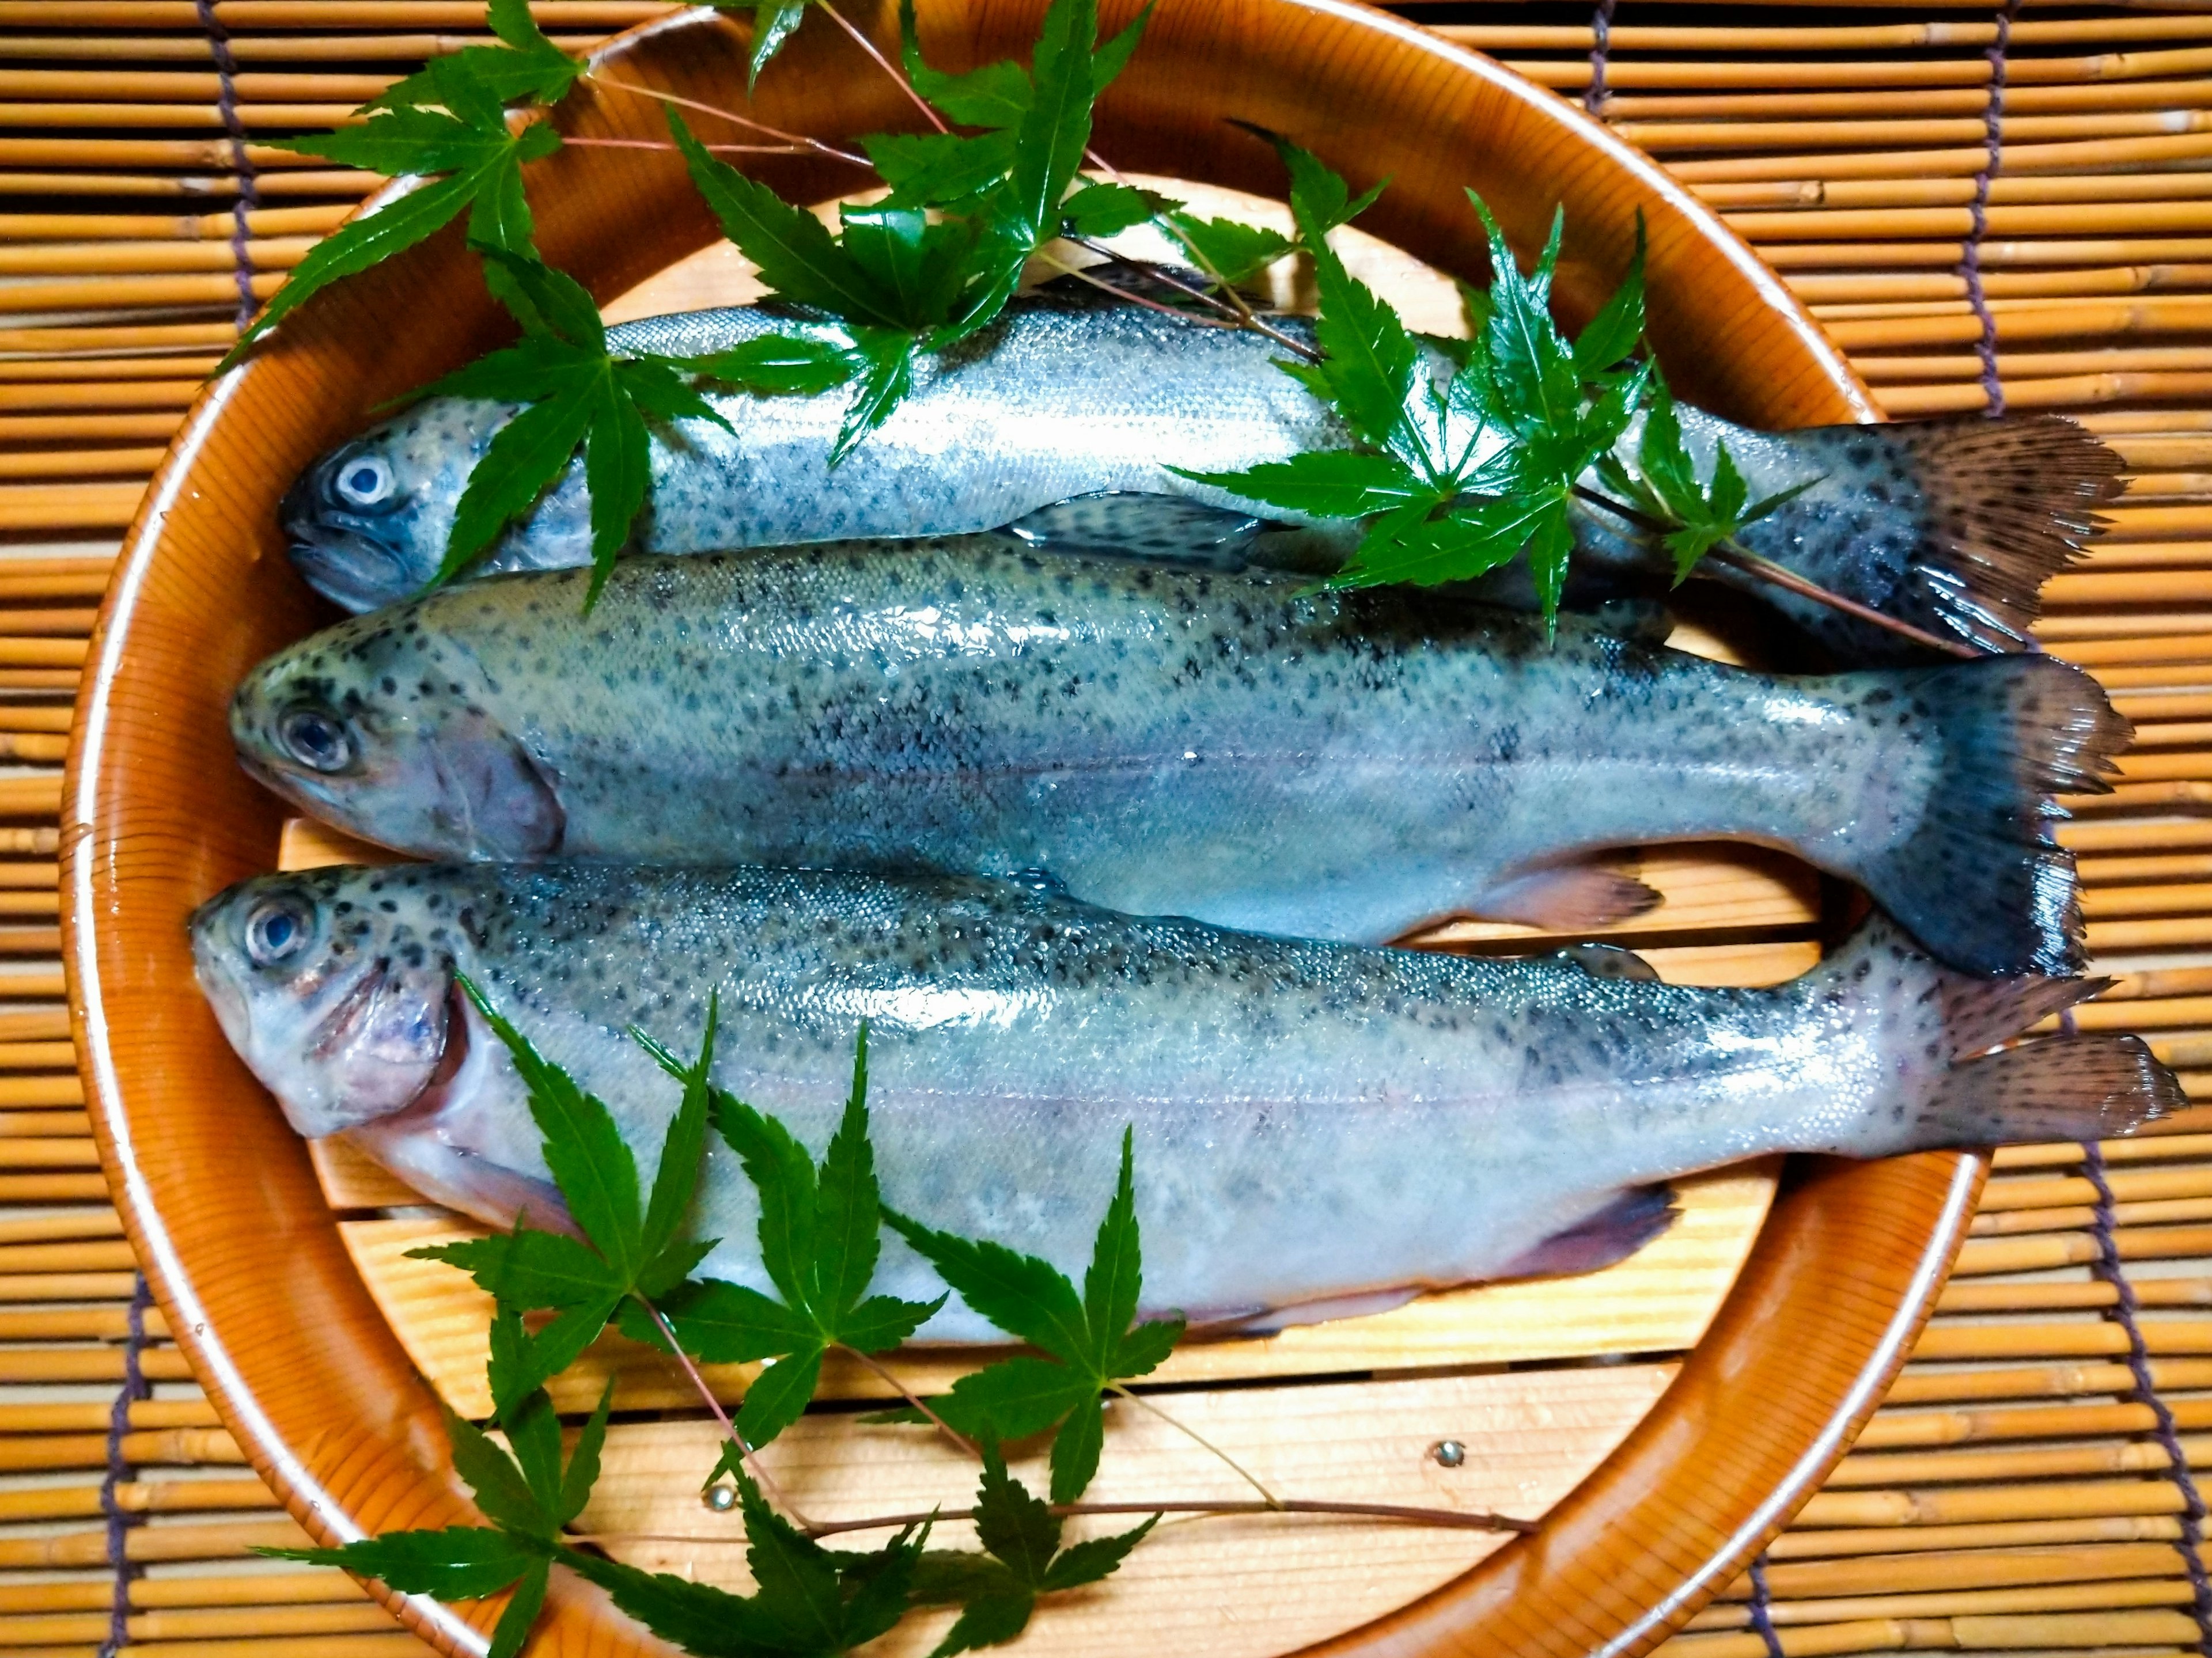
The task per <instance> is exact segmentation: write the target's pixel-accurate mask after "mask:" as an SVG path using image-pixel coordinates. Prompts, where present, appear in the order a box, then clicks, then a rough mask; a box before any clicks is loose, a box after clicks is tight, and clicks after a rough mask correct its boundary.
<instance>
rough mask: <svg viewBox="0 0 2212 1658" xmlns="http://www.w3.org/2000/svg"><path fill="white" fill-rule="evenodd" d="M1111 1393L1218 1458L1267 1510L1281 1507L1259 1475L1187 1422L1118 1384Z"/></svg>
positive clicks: (1277, 1498)
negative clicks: (1256, 1494) (1257, 1495)
mask: <svg viewBox="0 0 2212 1658" xmlns="http://www.w3.org/2000/svg"><path fill="white" fill-rule="evenodd" d="M1113 1392H1114V1393H1115V1394H1116V1395H1117V1396H1119V1397H1121V1398H1122V1399H1126V1400H1128V1401H1129V1403H1131V1404H1132V1405H1135V1406H1139V1407H1140V1408H1142V1409H1144V1410H1147V1411H1150V1412H1152V1414H1153V1415H1154V1416H1156V1417H1158V1418H1159V1419H1160V1420H1161V1421H1163V1422H1164V1423H1166V1424H1168V1426H1170V1428H1173V1429H1174V1430H1176V1432H1177V1433H1179V1434H1182V1436H1184V1437H1186V1438H1188V1439H1190V1440H1194V1441H1195V1442H1197V1443H1198V1444H1200V1445H1202V1446H1204V1447H1205V1448H1206V1449H1207V1450H1209V1451H1212V1453H1213V1454H1214V1455H1216V1456H1218V1457H1219V1458H1220V1459H1221V1460H1222V1461H1224V1462H1226V1463H1227V1464H1228V1465H1229V1466H1230V1467H1231V1469H1233V1470H1234V1471H1235V1473H1236V1474H1237V1478H1238V1479H1242V1480H1243V1482H1244V1483H1245V1484H1246V1485H1249V1486H1250V1487H1251V1488H1252V1489H1253V1490H1254V1491H1257V1492H1259V1493H1260V1497H1261V1501H1262V1502H1264V1503H1267V1506H1268V1507H1269V1508H1271V1509H1279V1508H1281V1507H1282V1506H1283V1503H1282V1499H1281V1498H1280V1497H1277V1496H1276V1495H1275V1494H1274V1492H1273V1491H1269V1490H1268V1489H1267V1485H1265V1484H1264V1483H1263V1482H1262V1481H1261V1479H1260V1476H1259V1475H1257V1474H1255V1473H1253V1472H1252V1471H1251V1469H1249V1468H1248V1467H1245V1466H1244V1465H1243V1463H1242V1462H1239V1461H1237V1459H1236V1458H1235V1457H1233V1456H1231V1455H1229V1453H1228V1452H1226V1451H1225V1450H1223V1449H1222V1448H1221V1447H1220V1446H1218V1445H1217V1444H1215V1443H1214V1442H1212V1440H1210V1439H1208V1438H1207V1437H1206V1436H1205V1435H1204V1434H1202V1433H1200V1432H1199V1430H1197V1429H1195V1428H1194V1427H1192V1426H1191V1425H1190V1424H1188V1422H1179V1421H1177V1420H1176V1418H1174V1417H1171V1416H1170V1415H1169V1414H1168V1413H1167V1412H1165V1411H1164V1410H1162V1409H1161V1408H1160V1407H1159V1406H1157V1405H1155V1404H1153V1403H1152V1400H1149V1399H1146V1397H1145V1396H1144V1395H1143V1394H1139V1393H1133V1392H1131V1391H1130V1390H1129V1389H1128V1388H1125V1387H1123V1386H1122V1385H1121V1383H1120V1382H1115V1383H1114V1384H1113Z"/></svg>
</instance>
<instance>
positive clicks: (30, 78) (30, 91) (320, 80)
mask: <svg viewBox="0 0 2212 1658" xmlns="http://www.w3.org/2000/svg"><path fill="white" fill-rule="evenodd" d="M0 55H4V54H0ZM2143 55H2144V56H2147V57H2159V58H2167V57H2178V58H2184V59H2187V60H2189V61H2191V62H2192V63H2194V62H2195V60H2196V58H2197V56H2198V54H2197V53H2194V52H2180V53H2178V54H2177V53H2170V52H2169V53H2148V54H2143ZM398 78H399V77H398V76H396V75H347V74H334V73H329V72H324V73H314V72H310V73H307V74H304V75H302V74H291V73H286V72H283V71H276V72H270V71H268V70H241V71H240V73H238V74H236V75H234V76H231V77H230V81H231V88H232V95H233V96H234V98H235V99H236V100H238V101H239V102H240V103H241V104H254V103H287V102H297V101H299V100H303V99H304V100H329V101H331V102H333V103H345V104H365V103H367V102H368V100H370V99H372V98H374V97H376V96H378V95H379V94H381V93H382V92H383V91H384V90H385V89H386V88H388V87H390V86H391V85H392V84H393V83H394V82H396V81H398ZM2066 78H2068V79H2076V78H2079V77H2076V76H2068V77H2066ZM222 91H223V88H222V76H220V75H218V74H216V73H215V72H214V71H213V70H143V69H127V70H126V69H12V68H7V67H0V99H11V98H21V99H27V100H32V101H34V102H35V101H47V100H56V99H63V98H103V99H131V100H144V101H145V102H148V103H159V102H173V101H185V102H190V101H193V100H198V99H202V98H204V99H208V100H215V99H218V98H220V97H222Z"/></svg>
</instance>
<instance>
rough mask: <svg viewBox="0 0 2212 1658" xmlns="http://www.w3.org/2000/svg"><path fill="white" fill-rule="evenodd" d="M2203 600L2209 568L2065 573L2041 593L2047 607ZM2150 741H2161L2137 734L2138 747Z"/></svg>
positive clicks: (2207, 595) (2210, 584) (2211, 593)
mask: <svg viewBox="0 0 2212 1658" xmlns="http://www.w3.org/2000/svg"><path fill="white" fill-rule="evenodd" d="M2204 551H2205V555H2206V556H2207V558H2208V559H2212V547H2208V548H2206V549H2205V550H2204ZM2203 599H2212V568H2207V569H2206V570H2204V571H2203V572H2201V573H2200V572H2196V571H2192V572H2191V573H2189V574H2175V575H2167V574H2155V575H2152V574H2145V575H2133V574H2106V573H2105V572H2103V571H2080V572H2066V573H2063V574H2058V575H2055V576H2053V577H2051V580H2049V581H2048V582H2046V583H2045V585H2044V589H2043V600H2044V603H2045V604H2047V605H2059V604H2069V605H2108V604H2173V603H2176V602H2182V603H2186V602H2188V601H2191V600H2203ZM2176 730H2177V731H2180V730H2187V731H2198V730H2203V731H2205V732H2212V726H2178V727H2176ZM2153 740H2162V739H2154V738H2151V737H2150V736H2149V734H2148V732H2143V731H2142V730H2138V731H2137V732H2136V745H2137V746H2138V747H2140V746H2142V744H2144V743H2145V742H2148V741H2153ZM2181 740H2190V739H2181Z"/></svg>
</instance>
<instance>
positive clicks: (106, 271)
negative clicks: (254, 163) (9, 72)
mask: <svg viewBox="0 0 2212 1658" xmlns="http://www.w3.org/2000/svg"><path fill="white" fill-rule="evenodd" d="M4 114H5V110H4V108H0V116H4ZM314 245H315V239H314V238H313V237H309V236H269V237H263V238H259V239H258V240H252V241H249V242H248V243H247V244H246V261H247V263H248V264H251V265H252V268H253V269H254V270H290V269H291V268H292V267H293V266H295V265H296V264H299V263H300V261H301V260H302V259H304V258H307V252H308V250H309V249H311V248H313V246H314ZM237 268H238V257H237V254H236V253H235V252H234V250H233V249H232V248H231V247H230V246H229V245H228V244H227V243H223V242H201V241H189V242H188V241H180V240H166V241H154V242H125V241H109V242H85V243H82V244H78V243H70V242H40V241H33V242H27V243H25V244H23V245H22V246H15V247H10V246H4V245H0V276H143V275H148V274H151V273H155V272H162V271H179V270H186V271H190V270H225V271H230V270H236V269H237ZM236 291H237V290H236V286H235V284H234V285H233V288H232V292H233V294H234V295H235V293H236Z"/></svg>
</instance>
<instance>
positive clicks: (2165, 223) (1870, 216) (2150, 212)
mask: <svg viewBox="0 0 2212 1658" xmlns="http://www.w3.org/2000/svg"><path fill="white" fill-rule="evenodd" d="M2208 90H2212V88H2208ZM1983 216H1984V219H1985V220H1986V222H1987V228H1986V229H1985V230H1984V235H1996V236H2028V235H2045V236H2088V235H2098V234H2106V235H2109V234H2113V233H2115V232H2119V231H2129V232H2134V233H2136V234H2141V233H2144V232H2148V231H2157V230H2166V231H2178V230H2203V229H2206V228H2212V202H2204V201H2194V202H2163V201H2149V202H2088V203H2063V204H2057V205H2048V206H2045V205H2023V206H2018V207H2006V206H2002V205H1992V206H1990V207H1989V208H1986V209H1984V213H1983ZM1723 218H1724V219H1725V220H1726V221H1727V222H1728V227H1729V229H1731V230H1733V231H1735V233H1736V234H1737V235H1739V236H1741V237H1743V238H1744V239H1745V240H1747V241H1753V242H1760V243H1765V242H1773V241H1826V240H1835V241H1842V240H1850V239H1854V238H1857V237H1863V236H1881V237H1887V238H1894V237H1899V236H1944V237H1962V236H1970V235H1972V234H1973V230H1974V216H1973V214H1972V211H1971V210H1968V209H1967V208H1965V207H1865V208H1860V207H1852V208H1823V209H1816V210H1808V211H1806V212H1801V213H1729V214H1724V215H1723Z"/></svg>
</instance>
